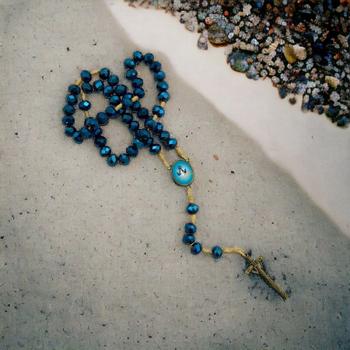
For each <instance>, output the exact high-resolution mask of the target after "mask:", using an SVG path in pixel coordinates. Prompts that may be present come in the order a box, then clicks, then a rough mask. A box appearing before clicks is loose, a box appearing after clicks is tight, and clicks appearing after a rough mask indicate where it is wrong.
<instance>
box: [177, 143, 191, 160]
mask: <svg viewBox="0 0 350 350" xmlns="http://www.w3.org/2000/svg"><path fill="white" fill-rule="evenodd" d="M175 151H176V154H177V155H178V156H179V157H180V158H182V159H183V160H185V161H186V162H190V157H189V156H188V155H187V154H186V153H185V151H184V150H183V149H182V148H180V147H179V146H176V147H175Z"/></svg>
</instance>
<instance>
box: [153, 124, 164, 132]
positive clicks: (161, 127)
mask: <svg viewBox="0 0 350 350" xmlns="http://www.w3.org/2000/svg"><path fill="white" fill-rule="evenodd" d="M163 129H164V125H163V124H162V123H161V122H157V123H156V125H155V127H154V129H153V131H154V132H155V133H156V134H160V133H161V132H162V131H163Z"/></svg>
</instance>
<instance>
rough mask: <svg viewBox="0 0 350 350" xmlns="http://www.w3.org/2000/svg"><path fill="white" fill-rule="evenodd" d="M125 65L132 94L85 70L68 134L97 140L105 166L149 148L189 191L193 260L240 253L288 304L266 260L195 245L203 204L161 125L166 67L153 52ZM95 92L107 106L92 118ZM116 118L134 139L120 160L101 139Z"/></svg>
mask: <svg viewBox="0 0 350 350" xmlns="http://www.w3.org/2000/svg"><path fill="white" fill-rule="evenodd" d="M141 62H144V63H145V64H146V65H147V66H148V67H149V69H150V71H151V72H152V73H153V76H154V80H155V82H156V87H157V90H158V96H157V97H158V101H159V104H156V105H154V107H153V108H152V113H150V112H149V110H148V109H147V108H144V107H142V105H141V102H140V100H141V99H142V98H143V97H144V96H145V91H144V89H143V88H142V86H143V80H142V79H141V78H140V77H138V73H137V70H136V67H137V65H138V64H140V63H141ZM124 66H125V69H126V73H125V77H126V79H127V80H129V81H130V83H131V85H132V88H133V90H132V92H129V91H128V87H127V86H126V85H123V84H120V83H119V78H118V76H117V75H115V74H112V73H111V72H110V70H109V69H108V68H102V69H100V70H95V71H91V72H90V71H87V70H83V71H81V73H80V78H79V79H78V80H77V81H76V82H75V83H74V84H72V85H70V86H69V87H68V94H67V96H66V104H65V106H64V107H63V112H64V117H63V118H62V123H63V125H64V126H65V128H64V133H65V134H66V135H67V136H69V137H71V138H72V139H73V140H74V142H76V143H78V144H81V143H82V142H83V141H84V140H86V139H93V140H94V144H95V145H96V147H97V149H98V151H99V153H100V155H101V156H102V157H103V158H105V159H106V161H107V164H108V165H109V166H111V167H114V166H116V165H118V164H120V165H128V164H129V163H130V161H131V159H132V158H135V157H136V156H137V155H138V153H139V151H140V150H141V149H142V148H148V149H149V152H150V153H151V154H153V155H157V156H158V158H159V159H160V160H161V162H162V163H163V165H164V166H165V168H166V169H167V170H168V171H169V172H170V174H171V177H172V179H173V181H174V182H175V184H176V185H178V186H180V187H184V188H185V191H186V196H187V201H188V204H187V207H186V213H187V214H188V215H189V218H190V220H189V222H188V223H186V224H185V226H184V231H185V233H184V235H183V237H182V242H183V243H184V244H186V245H188V246H189V247H190V250H191V253H192V254H193V255H197V254H200V253H203V254H206V255H209V256H212V257H213V258H214V259H220V258H221V257H222V256H223V255H225V254H238V255H240V256H241V257H242V258H243V259H244V260H245V261H246V266H247V268H246V270H245V273H246V274H247V275H249V274H251V273H253V274H256V275H258V276H260V277H261V279H262V280H263V281H264V282H265V283H266V284H267V285H268V286H270V287H271V288H272V289H274V290H275V291H276V293H278V294H279V295H280V296H281V298H282V299H283V300H286V299H287V297H288V294H287V293H286V292H285V291H284V290H283V289H282V288H281V287H279V286H278V285H277V284H276V282H275V281H274V278H272V277H271V276H269V275H268V273H267V272H266V269H265V266H264V263H263V257H262V256H259V257H258V258H257V259H254V258H252V256H251V253H249V252H245V251H244V250H243V249H242V248H239V247H220V246H219V245H216V246H214V247H212V248H208V247H205V246H203V245H202V244H201V243H200V242H198V241H197V240H196V238H195V234H196V232H197V226H196V219H197V213H198V211H199V205H198V204H196V203H195V200H194V196H193V192H192V187H191V184H192V182H193V180H194V173H193V169H192V166H191V162H190V159H189V158H188V156H187V155H186V154H185V152H184V151H183V150H182V149H181V148H180V147H179V146H178V142H177V140H176V138H174V137H172V135H170V133H169V132H168V131H166V130H165V129H164V125H163V124H162V123H161V122H160V121H159V120H161V119H162V118H163V117H164V115H165V109H164V107H165V105H166V103H167V102H168V101H169V99H170V95H169V92H168V88H169V86H168V83H167V82H166V81H165V77H166V75H165V73H164V71H163V70H162V65H161V63H160V62H158V61H156V60H155V59H154V55H153V54H152V53H146V54H145V55H143V54H142V53H141V52H140V51H135V52H134V53H133V55H132V58H126V59H125V60H124ZM93 78H94V79H93ZM94 92H95V93H102V94H103V96H104V97H105V98H106V99H107V100H108V102H109V105H108V107H107V108H106V109H105V111H104V112H99V113H97V115H96V117H95V118H93V117H91V116H90V115H89V110H90V108H91V103H90V101H89V100H87V98H86V95H89V94H91V93H94ZM77 105H78V109H80V110H81V111H83V113H84V115H85V121H84V126H83V127H82V128H80V129H76V128H75V127H74V123H75V119H74V116H73V115H74V113H75V111H76V106H77ZM133 115H136V116H137V118H138V120H139V121H138V120H135V119H134V117H133ZM117 118H119V119H121V121H122V123H124V124H125V125H126V126H127V127H128V128H129V130H130V132H131V134H132V135H133V141H132V143H131V144H130V145H129V146H128V147H127V148H126V151H125V153H121V154H119V155H117V154H115V153H113V152H112V150H111V148H110V147H109V146H108V145H107V139H106V137H104V136H103V135H102V134H103V130H102V128H101V127H102V126H104V125H107V124H108V122H109V120H110V119H117ZM141 122H142V123H143V127H142V126H141V125H140V123H141ZM155 139H158V142H159V143H157V141H156V140H155ZM164 150H166V151H168V152H170V151H174V152H176V154H177V156H178V158H179V160H177V161H175V162H174V163H172V164H169V162H168V160H167V158H166V156H165V154H166V153H165V152H164Z"/></svg>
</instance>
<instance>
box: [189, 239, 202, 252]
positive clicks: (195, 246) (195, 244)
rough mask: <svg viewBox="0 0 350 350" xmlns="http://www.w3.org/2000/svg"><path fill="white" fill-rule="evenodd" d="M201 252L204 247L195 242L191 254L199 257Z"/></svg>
mask: <svg viewBox="0 0 350 350" xmlns="http://www.w3.org/2000/svg"><path fill="white" fill-rule="evenodd" d="M201 251H202V245H201V244H200V243H199V242H194V243H193V244H192V246H191V253H192V254H194V255H197V254H199V253H200V252H201Z"/></svg>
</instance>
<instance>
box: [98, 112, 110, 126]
mask: <svg viewBox="0 0 350 350" xmlns="http://www.w3.org/2000/svg"><path fill="white" fill-rule="evenodd" d="M96 120H97V121H98V124H99V125H107V124H108V121H109V117H108V115H107V114H106V113H104V112H99V113H97V115H96Z"/></svg>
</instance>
